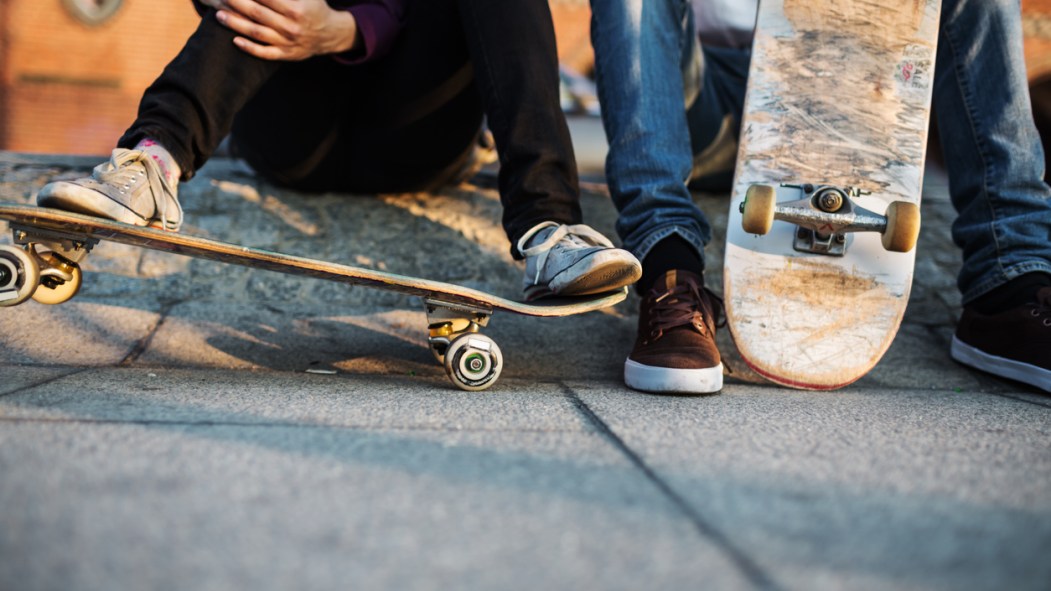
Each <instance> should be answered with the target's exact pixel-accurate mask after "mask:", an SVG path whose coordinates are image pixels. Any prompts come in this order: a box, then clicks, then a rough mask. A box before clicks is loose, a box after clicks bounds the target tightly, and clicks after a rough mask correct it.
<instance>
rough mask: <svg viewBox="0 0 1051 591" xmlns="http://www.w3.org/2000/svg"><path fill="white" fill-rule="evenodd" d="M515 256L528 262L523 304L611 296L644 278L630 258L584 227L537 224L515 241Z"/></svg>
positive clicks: (630, 256)
mask: <svg viewBox="0 0 1051 591" xmlns="http://www.w3.org/2000/svg"><path fill="white" fill-rule="evenodd" d="M518 251H519V252H521V253H522V256H524V257H525V261H526V270H525V279H524V285H523V287H524V288H525V297H526V300H535V299H537V298H542V297H545V296H568V295H587V294H592V293H601V292H604V291H611V290H614V289H618V288H621V287H624V286H626V285H631V284H632V283H635V282H636V281H638V280H639V277H641V276H642V264H640V263H639V260H638V259H636V258H635V256H634V255H632V254H631V253H630V252H628V251H626V250H623V249H620V248H615V247H614V246H613V243H612V242H610V241H609V239H607V238H606V237H605V236H603V235H602V234H599V233H598V232H596V231H595V230H593V229H592V228H590V227H588V226H585V225H583V224H577V225H573V226H567V225H565V224H557V223H555V222H543V223H541V224H537V225H536V226H534V227H533V228H531V229H530V230H529V231H528V232H526V233H525V235H524V236H522V238H521V240H519V241H518Z"/></svg>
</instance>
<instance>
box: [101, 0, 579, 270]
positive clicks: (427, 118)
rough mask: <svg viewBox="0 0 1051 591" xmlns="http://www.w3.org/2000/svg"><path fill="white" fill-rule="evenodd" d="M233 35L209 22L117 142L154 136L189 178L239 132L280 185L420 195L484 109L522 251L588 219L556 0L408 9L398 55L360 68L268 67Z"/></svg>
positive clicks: (259, 165)
mask: <svg viewBox="0 0 1051 591" xmlns="http://www.w3.org/2000/svg"><path fill="white" fill-rule="evenodd" d="M233 37H234V35H233V33H232V32H231V31H230V30H228V29H226V28H225V27H223V26H222V25H220V24H219V23H218V22H217V21H216V20H215V17H214V14H213V13H208V14H206V15H205V17H204V18H203V19H202V20H201V23H200V25H199V26H198V28H197V30H196V31H195V32H194V33H193V35H191V37H190V38H189V40H188V41H187V42H186V45H185V46H184V47H183V49H182V51H181V52H180V53H179V55H178V56H177V57H176V58H175V59H174V60H173V61H172V62H171V63H170V64H169V65H168V66H167V67H166V68H165V70H164V72H163V73H162V74H161V76H160V77H159V78H158V79H157V80H156V81H155V82H154V83H153V84H152V85H151V86H150V87H149V88H148V89H147V90H146V92H145V94H144V96H143V98H142V102H141V104H140V106H139V114H138V117H137V119H136V121H135V122H134V124H133V125H132V126H131V128H129V129H128V131H127V132H126V133H125V134H124V136H123V137H122V138H121V139H120V141H119V143H118V145H119V146H120V147H123V148H131V147H134V146H135V144H136V143H138V141H139V140H141V139H142V138H144V137H150V138H153V139H155V140H157V141H158V142H160V143H161V144H162V145H164V146H165V148H167V149H168V150H169V151H170V152H171V153H172V155H173V156H174V158H175V160H176V161H177V162H178V163H179V165H180V167H181V168H182V170H183V176H184V179H188V178H190V177H192V176H193V173H194V171H195V170H197V169H198V168H200V167H201V166H202V165H203V164H204V163H205V162H206V161H207V160H208V158H209V157H210V156H211V155H212V153H213V152H214V151H215V149H216V148H217V147H218V145H219V142H221V141H222V139H223V138H224V137H226V136H227V135H228V134H232V140H233V144H234V148H235V150H236V151H237V152H238V154H239V155H240V156H242V157H243V158H244V159H245V160H246V161H247V162H248V163H249V164H251V165H252V166H253V167H254V168H255V169H256V170H257V171H258V172H259V173H260V174H262V175H263V176H265V177H267V178H268V179H270V180H272V181H274V182H276V183H278V184H281V185H284V186H288V187H291V188H295V189H301V190H308V191H345V192H355V193H374V192H398V191H411V190H419V189H423V188H426V187H427V186H429V185H431V184H433V182H434V181H435V180H436V179H439V178H440V177H441V176H442V175H443V174H445V173H446V172H447V171H448V170H449V169H450V167H451V166H454V165H455V163H456V161H457V159H458V158H461V157H462V156H463V154H464V152H465V150H467V149H468V147H469V146H470V144H471V141H472V140H473V138H474V136H475V134H476V133H477V131H478V128H479V125H480V123H481V120H482V115H483V113H484V114H485V115H486V117H487V119H488V125H489V128H490V130H491V131H492V133H493V136H494V139H495V140H496V145H497V149H498V152H499V154H500V177H499V188H500V195H501V201H502V203H503V206H504V216H503V224H504V229H505V230H506V232H507V235H508V237H509V238H510V239H511V242H512V245H514V244H515V243H516V242H517V240H518V238H520V237H521V235H522V234H524V233H525V231H526V230H528V229H529V228H530V227H532V226H533V225H535V224H537V223H539V222H542V221H548V220H551V221H556V222H560V223H579V222H580V219H581V214H580V206H579V193H578V185H577V172H576V164H575V159H574V155H573V148H572V143H571V141H570V137H569V131H568V128H567V127H566V123H565V119H564V118H563V116H562V113H561V110H560V108H559V100H558V61H557V60H558V58H557V54H556V50H555V38H554V29H553V27H552V24H551V14H550V9H549V7H548V4H547V1H546V0H499V1H494V0H421V1H418V2H414V3H411V4H410V5H409V8H408V15H407V23H406V26H405V28H404V29H403V31H402V34H401V35H400V36H399V38H398V41H397V42H396V44H395V46H394V48H393V49H392V51H391V53H390V54H388V55H387V56H384V57H383V58H381V59H379V60H376V61H374V62H372V63H369V64H362V65H354V66H348V65H345V64H340V63H338V62H336V61H335V60H333V59H331V58H329V57H326V56H320V57H315V58H312V59H309V60H306V61H303V62H273V61H266V60H260V59H257V58H254V57H252V56H250V55H248V54H246V53H244V52H242V51H241V50H239V49H237V47H236V46H235V45H234V44H233V42H232V39H233ZM512 253H513V254H514V255H515V256H516V257H517V256H519V253H517V252H515V251H514V248H513V246H512Z"/></svg>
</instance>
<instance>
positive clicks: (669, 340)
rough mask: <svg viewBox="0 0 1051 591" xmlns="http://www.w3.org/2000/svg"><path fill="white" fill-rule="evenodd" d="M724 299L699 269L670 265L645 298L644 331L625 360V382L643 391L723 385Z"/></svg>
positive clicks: (709, 389)
mask: <svg viewBox="0 0 1051 591" xmlns="http://www.w3.org/2000/svg"><path fill="white" fill-rule="evenodd" d="M717 303H719V299H718V298H717V297H716V296H714V295H713V294H712V293H711V292H709V291H708V290H707V289H705V288H704V285H703V280H702V279H701V277H700V276H699V275H696V274H694V273H690V272H689V271H681V270H680V271H668V272H667V273H665V274H664V275H662V276H661V277H660V278H659V279H657V282H656V284H655V285H654V287H653V289H651V290H650V292H649V293H648V294H646V297H645V298H643V300H642V306H641V308H640V311H639V334H638V337H637V338H636V339H635V348H634V349H632V351H631V355H629V356H628V360H627V361H625V362H624V383H625V384H627V386H628V387H629V388H634V389H635V390H641V391H643V392H669V393H671V392H678V393H686V394H710V393H713V392H718V391H719V390H721V389H722V387H723V364H722V360H721V359H720V357H719V349H718V348H717V347H716V345H715V328H716V325H717V324H718V323H719V317H720V314H721V309H722V308H721V305H720V306H719V307H717V306H716V304H717Z"/></svg>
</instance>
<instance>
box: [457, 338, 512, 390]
mask: <svg viewBox="0 0 1051 591" xmlns="http://www.w3.org/2000/svg"><path fill="white" fill-rule="evenodd" d="M503 368H504V358H503V355H502V354H501V353H500V347H497V346H496V343H495V342H493V340H492V339H490V338H489V337H487V336H485V335H481V334H477V333H471V334H464V335H460V336H458V337H456V338H455V339H454V340H453V342H452V343H450V344H449V348H448V350H446V351H445V373H446V374H448V375H449V379H450V380H452V383H453V384H456V387H458V388H460V389H461V390H468V391H478V390H485V389H486V388H488V387H490V386H492V385H493V384H494V383H496V378H498V377H500V372H501V371H503Z"/></svg>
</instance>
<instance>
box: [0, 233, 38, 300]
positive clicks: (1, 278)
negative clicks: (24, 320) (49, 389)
mask: <svg viewBox="0 0 1051 591" xmlns="http://www.w3.org/2000/svg"><path fill="white" fill-rule="evenodd" d="M39 284H40V265H39V264H37V261H36V259H34V258H33V257H32V256H30V254H29V253H28V252H26V251H24V250H22V249H21V248H18V247H17V246H10V245H6V244H5V245H2V246H0V306H4V307H6V306H17V305H18V304H21V303H22V302H24V301H26V300H28V299H29V298H30V297H31V296H32V295H33V292H34V291H36V288H37V286H38V285H39Z"/></svg>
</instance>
